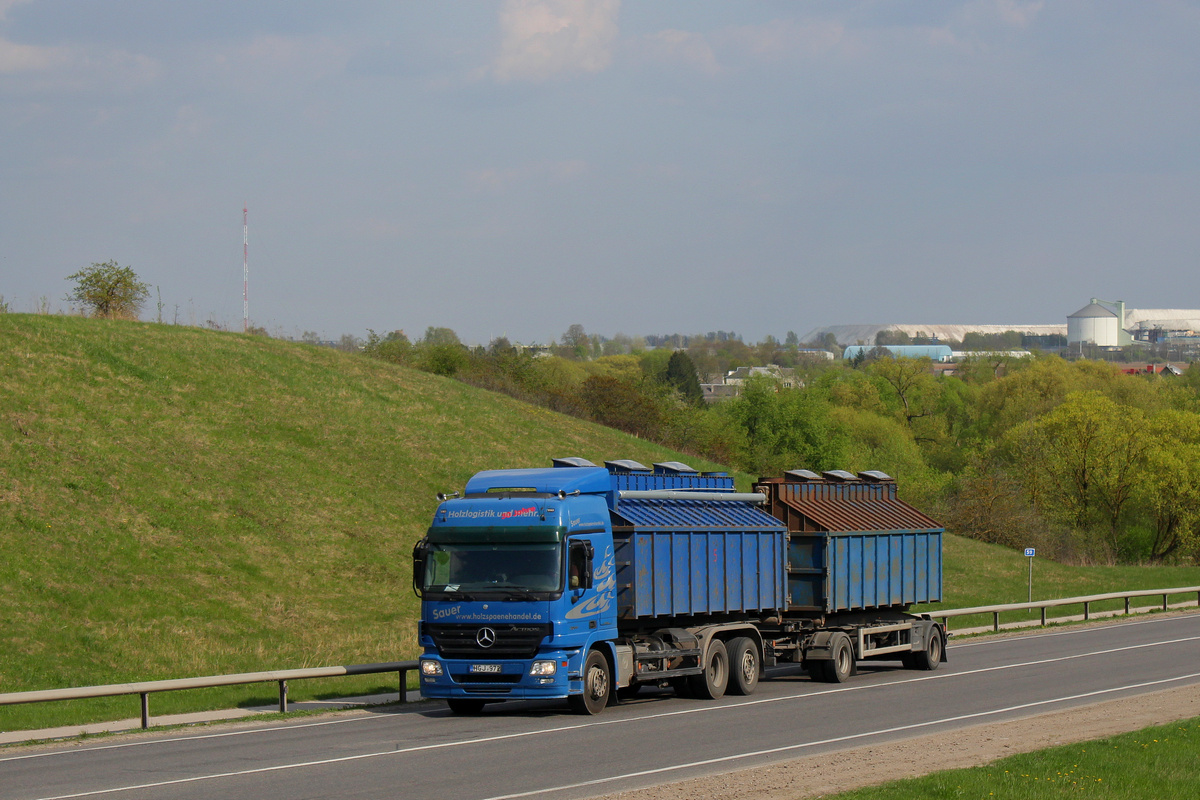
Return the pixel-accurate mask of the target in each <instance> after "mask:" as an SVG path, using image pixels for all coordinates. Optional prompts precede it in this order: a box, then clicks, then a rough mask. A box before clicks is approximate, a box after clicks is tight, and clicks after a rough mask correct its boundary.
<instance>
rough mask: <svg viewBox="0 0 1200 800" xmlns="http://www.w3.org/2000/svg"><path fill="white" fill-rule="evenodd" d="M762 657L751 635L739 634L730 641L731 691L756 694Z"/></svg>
mask: <svg viewBox="0 0 1200 800" xmlns="http://www.w3.org/2000/svg"><path fill="white" fill-rule="evenodd" d="M760 662H761V659H760V658H759V655H758V645H756V644H755V643H754V640H753V639H751V638H750V637H749V636H739V637H738V638H736V639H734V640H733V641H731V642H730V643H729V667H730V670H729V678H730V680H729V691H730V692H731V693H733V694H741V695H748V694H754V690H755V689H756V688H758V669H759V664H760Z"/></svg>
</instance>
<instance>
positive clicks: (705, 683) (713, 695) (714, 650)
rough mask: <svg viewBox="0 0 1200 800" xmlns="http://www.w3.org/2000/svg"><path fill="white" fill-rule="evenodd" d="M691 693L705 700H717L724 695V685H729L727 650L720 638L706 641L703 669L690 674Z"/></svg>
mask: <svg viewBox="0 0 1200 800" xmlns="http://www.w3.org/2000/svg"><path fill="white" fill-rule="evenodd" d="M688 680H689V682H690V683H691V687H692V693H693V694H695V695H696V696H697V697H702V698H705V699H707V700H719V699H720V698H722V697H724V696H725V687H726V686H728V685H729V651H727V650H726V649H725V643H724V642H722V641H721V640H720V639H713V640H712V641H711V642H709V643H708V652H707V653H706V654H705V657H704V671H703V672H701V673H700V674H699V675H692V676H691V677H690V678H689V679H688Z"/></svg>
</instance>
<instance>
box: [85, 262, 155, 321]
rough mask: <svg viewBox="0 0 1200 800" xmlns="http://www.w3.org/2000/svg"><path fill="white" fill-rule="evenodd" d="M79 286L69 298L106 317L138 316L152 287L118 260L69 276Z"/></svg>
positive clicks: (133, 317) (93, 313)
mask: <svg viewBox="0 0 1200 800" xmlns="http://www.w3.org/2000/svg"><path fill="white" fill-rule="evenodd" d="M67 280H69V281H75V288H74V289H73V290H72V291H71V293H70V294H68V295H67V298H66V299H67V301H68V302H72V303H80V304H81V305H83V306H84V308H88V309H91V312H92V315H93V316H96V317H104V318H106V319H137V316H138V314H139V313H140V312H141V310H142V305H143V304H144V303H145V302H146V298H148V297H149V296H150V287H149V286H147V285H146V284H144V283H142V282H141V281H139V280H138V277H137V274H136V273H135V272H134V271H133V269H132V268H131V267H122V266H118V265H117V262H116V261H105V262H104V263H103V264H99V263H94V262H93V264H92V265H91V266H90V267H86V268H84V269H81V270H79V271H78V272H76V273H75V274H74V275H70V276H68V277H67Z"/></svg>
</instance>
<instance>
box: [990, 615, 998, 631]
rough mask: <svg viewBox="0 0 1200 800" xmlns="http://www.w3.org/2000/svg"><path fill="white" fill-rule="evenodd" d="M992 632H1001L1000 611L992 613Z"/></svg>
mask: <svg viewBox="0 0 1200 800" xmlns="http://www.w3.org/2000/svg"><path fill="white" fill-rule="evenodd" d="M992 630H994V631H998V630H1000V612H999V611H993V612H992Z"/></svg>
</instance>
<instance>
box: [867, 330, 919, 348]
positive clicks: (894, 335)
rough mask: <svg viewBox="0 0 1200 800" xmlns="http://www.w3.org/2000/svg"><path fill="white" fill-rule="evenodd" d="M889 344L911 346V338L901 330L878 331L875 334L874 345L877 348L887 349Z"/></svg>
mask: <svg viewBox="0 0 1200 800" xmlns="http://www.w3.org/2000/svg"><path fill="white" fill-rule="evenodd" d="M889 344H898V345H904V344H912V337H910V336H909V335H908V334H907V333H905V332H904V331H902V330H887V331H880V332H879V333H877V334H875V345H876V346H877V347H887V346H888V345H889Z"/></svg>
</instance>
